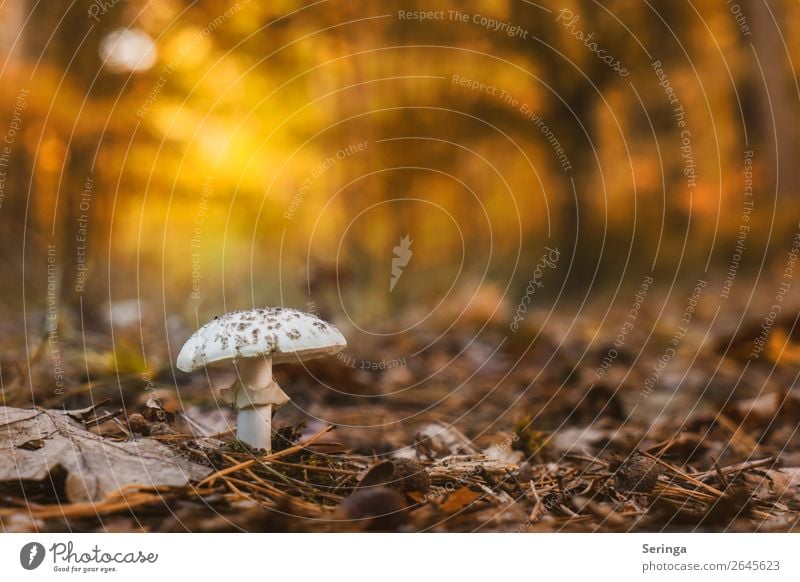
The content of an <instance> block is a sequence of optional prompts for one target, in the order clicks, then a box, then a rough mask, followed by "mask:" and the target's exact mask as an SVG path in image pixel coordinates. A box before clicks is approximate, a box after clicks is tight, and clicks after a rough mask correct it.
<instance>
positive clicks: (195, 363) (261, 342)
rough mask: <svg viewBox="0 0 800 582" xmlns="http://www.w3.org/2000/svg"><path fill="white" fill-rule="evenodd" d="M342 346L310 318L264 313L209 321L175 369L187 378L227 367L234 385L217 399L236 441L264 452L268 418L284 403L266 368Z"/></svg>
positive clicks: (281, 311)
mask: <svg viewBox="0 0 800 582" xmlns="http://www.w3.org/2000/svg"><path fill="white" fill-rule="evenodd" d="M346 346H347V341H346V340H345V339H344V336H343V335H342V334H341V333H340V332H339V330H338V329H336V328H335V327H334V326H332V325H331V324H330V323H327V322H325V321H323V320H322V319H320V318H319V317H317V316H316V315H314V314H311V313H304V312H302V311H298V310H297V309H291V308H288V307H266V308H259V309H251V310H249V311H233V312H231V313H226V314H225V315H221V316H219V317H215V318H214V319H213V320H211V321H209V322H208V323H207V324H205V325H204V326H203V327H201V328H200V329H198V330H197V331H196V332H195V333H194V334H192V336H191V337H190V338H189V339H188V340H186V343H185V344H184V345H183V348H181V351H180V353H179V354H178V362H177V364H178V368H179V369H180V370H183V371H184V372H193V371H195V370H198V369H200V368H203V367H205V366H207V365H208V364H211V363H212V362H224V361H228V360H231V361H233V364H234V366H235V368H236V372H237V379H236V381H235V382H234V383H233V384H232V385H231V386H230V387H229V388H227V389H225V390H223V399H224V400H225V401H226V402H228V403H229V404H231V405H232V406H233V407H234V408H235V409H236V410H237V411H238V413H237V418H236V424H237V428H236V437H237V438H238V439H239V440H240V441H244V442H246V443H247V444H249V445H251V446H253V447H256V448H260V449H266V450H267V451H270V450H272V413H273V411H274V410H276V409H278V408H280V407H281V406H283V405H284V404H286V403H287V402H289V396H287V395H286V393H285V392H284V391H283V390H281V388H280V386H278V384H277V382H275V380H274V379H273V378H272V365H273V364H281V363H284V362H290V361H304V360H311V359H314V358H320V357H323V356H327V355H332V354H335V353H337V352H339V351H341V350H342V349H344V348H345V347H346Z"/></svg>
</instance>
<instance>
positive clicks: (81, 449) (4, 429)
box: [0, 406, 211, 502]
mask: <svg viewBox="0 0 800 582" xmlns="http://www.w3.org/2000/svg"><path fill="white" fill-rule="evenodd" d="M84 412H85V411H61V410H46V409H33V410H30V409H20V408H9V407H4V406H3V407H0V482H2V481H10V482H19V481H20V480H33V481H42V480H44V479H47V478H48V476H49V475H50V474H51V473H52V472H53V471H54V470H55V469H57V468H61V469H63V470H64V471H66V473H67V480H66V494H67V499H69V501H72V502H79V501H97V500H100V499H103V498H104V497H105V496H106V495H107V494H108V493H111V492H112V491H116V490H118V489H120V488H122V487H125V486H126V485H132V484H141V485H148V486H158V485H170V486H182V485H186V484H187V483H188V482H190V481H197V480H200V479H202V478H203V477H205V476H206V475H208V474H209V473H210V472H211V470H210V469H209V468H208V467H204V466H202V465H198V464H196V463H192V462H191V461H188V460H187V459H184V458H183V457H181V456H179V455H177V454H176V453H174V452H173V451H172V450H171V449H170V448H168V447H166V446H165V445H162V444H160V443H158V442H157V441H153V440H149V439H144V438H143V439H138V440H135V441H127V442H113V441H108V440H106V439H104V438H103V437H101V436H98V435H96V434H93V433H91V432H89V431H88V430H86V429H85V428H84V427H83V425H82V424H81V423H80V422H79V419H81V418H82V417H83V414H84Z"/></svg>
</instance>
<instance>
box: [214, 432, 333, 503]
mask: <svg viewBox="0 0 800 582" xmlns="http://www.w3.org/2000/svg"><path fill="white" fill-rule="evenodd" d="M332 428H333V425H332V424H331V425H328V426H327V427H325V428H323V429H322V430H321V431H319V432H318V433H317V434H315V435H314V436H312V437H311V438H309V439H308V440H307V441H305V442H304V443H300V444H297V445H295V446H293V447H289V448H288V449H284V450H282V451H279V452H277V453H273V454H271V455H267V456H266V457H262V458H261V459H249V460H247V461H243V462H241V463H239V464H238V465H234V466H233V467H226V468H225V469H221V470H219V471H217V472H216V473H212V474H211V475H209V476H208V477H206V478H205V479H203V480H202V481H200V483H198V487H199V486H201V485H206V484H208V483H213V482H214V481H216V480H217V479H219V478H220V477H224V476H225V475H229V474H231V473H235V472H236V471H241V470H242V469H247V468H249V467H251V466H253V465H254V464H255V463H256V461H258V462H261V463H266V462H268V461H271V460H272V459H278V458H280V457H285V456H286V455H291V454H292V453H295V452H297V451H299V450H302V449H304V448H305V447H306V446H308V445H310V444H311V443H313V442H314V441H315V440H317V439H318V438H320V437H321V436H322V435H324V434H325V433H326V432H328V431H329V430H331V429H332Z"/></svg>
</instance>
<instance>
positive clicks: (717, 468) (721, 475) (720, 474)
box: [711, 457, 730, 489]
mask: <svg viewBox="0 0 800 582" xmlns="http://www.w3.org/2000/svg"><path fill="white" fill-rule="evenodd" d="M711 463H712V465H713V466H714V470H715V471H716V472H717V476H718V477H719V480H720V481H722V485H723V486H724V487H725V489H727V488H728V487H729V486H730V484H729V483H728V480H727V479H726V478H725V474H724V473H723V472H722V469H721V468H720V466H719V462H718V461H717V459H715V458H714V457H711Z"/></svg>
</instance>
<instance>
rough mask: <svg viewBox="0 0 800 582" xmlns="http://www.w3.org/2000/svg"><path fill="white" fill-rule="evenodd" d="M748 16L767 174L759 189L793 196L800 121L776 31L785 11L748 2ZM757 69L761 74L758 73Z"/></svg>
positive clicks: (790, 74) (759, 1)
mask: <svg viewBox="0 0 800 582" xmlns="http://www.w3.org/2000/svg"><path fill="white" fill-rule="evenodd" d="M746 7H747V8H748V11H747V14H750V15H751V17H752V29H753V34H752V36H750V37H747V38H748V40H749V41H750V42H752V43H753V47H754V49H755V52H756V55H758V62H757V63H754V65H755V67H754V71H753V74H754V75H759V73H761V72H763V79H762V78H761V77H760V76H759V77H757V78H756V79H754V80H753V86H754V87H755V88H756V95H757V105H756V106H757V108H758V114H757V115H758V117H757V119H758V121H759V124H758V130H757V131H756V132H755V134H756V136H757V139H758V142H759V144H760V145H761V151H760V152H756V155H760V156H761V157H762V158H766V160H765V161H766V162H767V164H766V167H767V168H769V170H768V172H767V173H766V174H765V175H764V176H761V180H765V182H764V183H763V187H761V188H759V189H760V190H763V191H764V192H765V193H772V192H775V191H777V194H778V196H781V195H786V194H790V195H791V194H795V193H796V192H797V188H798V182H800V180H799V179H798V178H799V177H800V171H799V170H798V165H797V163H796V159H797V156H796V153H797V143H796V142H795V136H794V134H795V133H796V131H797V119H798V117H800V111H798V103H797V99H796V97H794V96H792V95H791V94H790V93H789V92H790V91H791V90H792V89H793V87H794V86H795V80H794V78H793V72H792V70H791V69H790V68H789V65H790V60H789V56H788V55H787V54H786V48H785V47H784V44H783V43H784V41H785V33H784V39H781V35H780V32H782V31H779V28H778V24H776V21H777V23H780V22H783V21H784V20H783V16H784V11H783V10H782V6H781V4H780V3H778V2H772V3H770V4H767V2H766V0H749V1H748V3H747V5H746ZM759 67H760V70H759Z"/></svg>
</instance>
